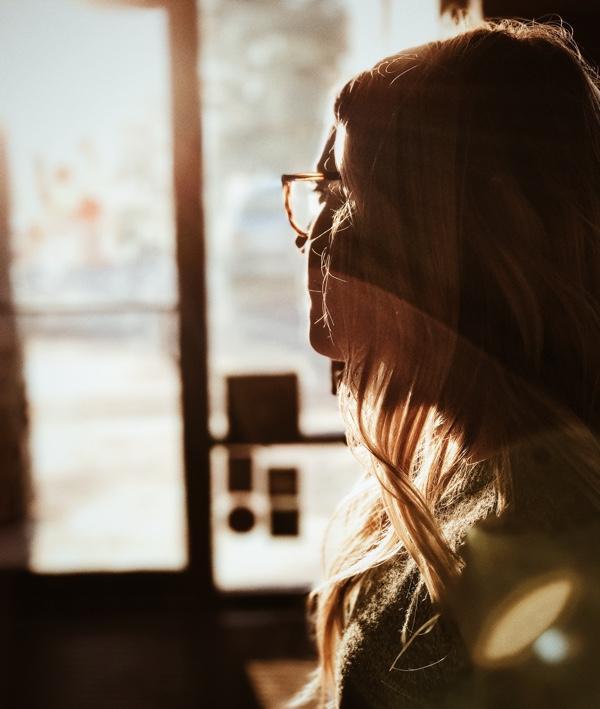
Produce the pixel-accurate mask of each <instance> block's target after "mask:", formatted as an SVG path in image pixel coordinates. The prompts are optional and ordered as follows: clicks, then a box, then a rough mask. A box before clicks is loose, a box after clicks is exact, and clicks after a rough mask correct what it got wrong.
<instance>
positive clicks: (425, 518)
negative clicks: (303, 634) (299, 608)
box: [284, 21, 600, 707]
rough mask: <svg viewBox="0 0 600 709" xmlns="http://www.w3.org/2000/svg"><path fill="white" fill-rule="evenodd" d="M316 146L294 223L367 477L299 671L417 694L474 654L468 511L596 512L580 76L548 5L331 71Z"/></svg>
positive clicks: (369, 699) (328, 695)
mask: <svg viewBox="0 0 600 709" xmlns="http://www.w3.org/2000/svg"><path fill="white" fill-rule="evenodd" d="M317 169H318V170H319V175H318V179H317V181H316V187H317V190H318V191H319V194H320V197H321V203H322V210H321V212H320V213H319V216H318V217H317V218H316V220H315V221H314V223H313V225H312V228H311V230H310V232H309V233H308V234H303V232H302V230H301V229H300V228H299V225H298V223H297V222H296V221H295V220H294V213H293V211H291V210H292V209H293V205H290V204H288V207H289V209H288V212H289V215H290V218H291V221H292V224H293V226H294V228H295V229H296V231H297V232H298V235H299V236H298V241H299V244H300V245H303V243H304V241H305V240H306V239H307V240H308V246H309V291H310V298H311V329H310V339H311V344H312V346H313V347H314V348H315V349H316V350H317V351H318V352H320V353H321V354H323V355H325V356H327V357H329V358H331V359H332V360H334V361H339V362H343V373H342V375H341V377H340V381H339V387H338V397H339V400H340V406H341V410H342V412H343V414H344V416H345V421H346V426H347V435H348V441H349V444H350V445H351V446H352V448H353V450H354V451H355V452H356V453H357V455H359V456H360V458H361V460H362V461H363V463H364V467H365V477H364V481H363V484H362V487H361V488H360V489H359V490H357V491H356V493H355V494H354V495H353V496H351V497H350V498H348V499H347V500H346V501H345V502H344V504H343V505H342V508H341V509H340V512H339V517H340V518H341V519H342V527H343V529H344V531H345V534H346V540H345V542H344V543H343V544H341V545H340V547H339V550H338V552H337V556H336V557H335V558H334V560H333V561H332V563H331V564H330V566H329V569H328V575H327V578H326V581H325V582H324V584H323V585H322V586H321V587H320V588H319V589H317V590H316V591H315V592H314V594H313V601H314V609H315V621H316V638H317V644H318V648H319V658H320V665H319V670H318V675H317V677H316V679H315V681H314V682H313V684H312V686H311V689H310V690H309V692H308V693H309V694H310V691H313V693H314V695H315V696H318V697H319V698H320V702H321V704H322V705H327V704H328V703H329V704H331V705H333V706H343V707H371V706H373V707H388V706H389V707H392V706H393V707H395V706H413V705H415V706H421V705H426V706H429V705H430V704H433V703H435V702H443V701H450V700H449V698H450V697H451V696H453V695H452V692H453V691H454V690H455V689H456V688H457V687H460V686H461V683H462V682H463V681H464V680H465V677H468V676H469V672H470V661H469V659H468V656H467V653H466V650H465V648H464V646H463V644H462V640H461V637H460V633H459V632H458V631H457V630H456V628H455V627H454V624H453V619H452V613H450V612H449V611H448V609H447V598H448V594H449V593H450V591H451V589H452V587H453V585H454V584H455V583H456V580H457V579H458V577H459V575H460V573H461V569H462V566H463V561H462V558H461V545H462V544H463V542H464V538H465V535H466V533H467V532H468V530H469V529H470V528H471V527H472V526H473V525H474V524H475V523H476V522H477V521H479V520H483V519H486V518H488V519H490V518H492V517H493V518H498V519H499V520H500V522H501V523H502V524H505V525H507V526H510V525H512V526H515V525H517V526H519V528H524V529H533V530H541V531H543V532H544V533H547V534H554V533H556V532H558V533H561V531H563V530H568V529H570V528H572V527H576V526H578V525H582V524H586V523H589V522H590V521H591V520H595V519H596V518H597V509H598V505H599V500H600V494H599V493H600V466H599V460H600V457H599V452H600V448H599V442H598V430H599V424H600V398H599V396H598V394H599V387H600V384H599V382H600V366H599V365H600V250H599V247H600V240H599V235H598V231H599V229H600V91H599V90H598V86H597V82H596V77H595V75H594V74H593V73H592V71H591V70H590V69H589V68H588V67H587V66H586V64H585V63H584V61H583V60H582V58H581V56H580V54H579V52H578V50H577V48H576V47H575V45H574V43H573V42H572V39H571V37H570V36H569V34H568V33H567V32H566V31H565V30H564V29H562V28H557V27H551V26H544V25H539V24H533V25H524V24H522V23H516V22H508V21H502V22H499V23H487V24H485V25H484V26H481V27H478V28H477V29H474V30H472V31H469V32H466V33H463V34H461V35H459V36H456V37H454V38H452V39H448V40H445V41H441V42H433V43H431V44H428V45H425V46H422V47H418V48H416V49H411V50H408V51H405V52H401V53H400V54H398V55H395V56H392V57H390V58H387V59H384V60H383V61H381V62H380V63H378V64H377V65H376V66H375V67H374V68H373V69H372V70H370V71H367V72H365V73H363V74H360V75H359V76H358V77H356V78H355V79H353V80H352V81H351V82H350V83H348V84H347V85H346V86H345V87H344V88H343V90H342V91H341V93H340V95H339V97H338V99H337V102H336V104H335V126H334V128H333V130H332V132H331V134H330V136H329V139H328V141H327V144H326V146H325V149H324V152H323V155H322V157H321V160H320V162H319V166H318V168H317ZM308 177H309V175H306V176H305V177H304V178H299V179H308ZM312 177H314V175H313V176H312ZM293 179H294V178H293V177H290V176H287V178H285V177H284V185H285V184H287V185H289V183H290V182H291V181H292V180H293ZM296 179H298V178H296ZM419 668H421V669H419ZM409 670H410V671H409ZM415 670H418V671H415ZM451 705H452V706H454V704H451Z"/></svg>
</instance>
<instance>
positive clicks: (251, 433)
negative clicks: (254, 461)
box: [227, 374, 299, 443]
mask: <svg viewBox="0 0 600 709" xmlns="http://www.w3.org/2000/svg"><path fill="white" fill-rule="evenodd" d="M227 415H228V418H229V440H230V441H232V442H235V443H286V442H290V441H297V440H298V438H299V433H298V378H297V377H296V375H295V374H272V375H247V376H246V375H244V376H232V377H228V378H227Z"/></svg>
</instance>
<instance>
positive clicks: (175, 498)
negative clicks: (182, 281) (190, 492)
mask: <svg viewBox="0 0 600 709" xmlns="http://www.w3.org/2000/svg"><path fill="white" fill-rule="evenodd" d="M166 40H167V35H166V15H165V14H164V13H163V12H162V11H157V10H152V11H151V10H147V11H143V12H142V11H139V10H124V9H114V8H111V9H108V8H101V7H98V6H96V7H94V5H93V4H92V3H90V4H86V3H81V2H73V1H72V0H58V1H56V2H52V3H40V2H36V1H35V0H24V1H21V2H18V3H17V2H9V3H3V4H2V5H1V6H0V44H1V45H2V48H3V60H4V61H3V64H2V69H1V70H0V72H1V74H0V86H1V89H2V97H3V101H2V109H1V116H0V118H1V120H2V122H3V124H4V125H5V127H6V136H7V141H8V147H9V156H10V168H11V169H10V182H11V193H12V214H11V223H12V248H13V262H12V281H13V291H14V296H15V301H16V306H17V311H18V314H19V325H20V330H21V335H22V338H23V350H24V360H25V374H26V387H27V394H28V399H29V408H30V419H31V431H30V445H31V453H32V464H33V488H34V489H33V493H34V500H33V505H32V516H33V520H32V521H33V537H32V546H31V560H30V563H31V566H32V567H33V568H35V569H37V570H42V571H65V570H69V571H71V570H86V569H138V568H147V569H151V568H180V567H181V566H183V565H184V564H185V561H186V560H185V528H184V504H183V502H184V501H183V476H182V460H181V445H180V439H181V422H180V410H179V380H178V368H177V351H176V341H177V331H176V311H175V308H176V287H175V286H176V278H175V264H174V226H173V198H172V188H171V182H172V178H171V160H172V158H171V153H172V147H171V141H170V114H169V86H168V71H169V56H168V48H167V41H166Z"/></svg>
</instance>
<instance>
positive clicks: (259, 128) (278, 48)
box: [198, 0, 439, 589]
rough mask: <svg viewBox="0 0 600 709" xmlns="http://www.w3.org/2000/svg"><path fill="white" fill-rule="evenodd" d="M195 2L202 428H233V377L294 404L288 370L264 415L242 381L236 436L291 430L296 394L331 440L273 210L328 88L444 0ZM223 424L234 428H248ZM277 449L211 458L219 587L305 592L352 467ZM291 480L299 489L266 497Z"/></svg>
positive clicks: (299, 278) (295, 275)
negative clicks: (263, 384)
mask: <svg viewBox="0 0 600 709" xmlns="http://www.w3.org/2000/svg"><path fill="white" fill-rule="evenodd" d="M198 6H199V8H200V11H201V20H200V29H201V35H202V42H203V54H202V64H201V67H200V73H201V77H202V91H203V107H204V115H203V130H204V139H205V165H206V181H205V200H206V215H207V234H208V245H207V246H208V279H209V280H208V285H209V319H210V322H209V324H210V336H211V339H210V362H209V365H210V374H211V411H212V414H211V427H212V431H213V433H214V434H215V435H225V434H226V433H227V431H228V424H231V423H232V422H231V421H228V416H227V402H228V400H229V401H230V400H231V397H230V396H229V395H228V392H227V384H226V380H227V379H228V378H230V377H232V376H239V375H269V374H270V375H274V374H278V375H281V374H284V373H285V374H287V375H291V376H292V377H293V375H295V376H296V377H297V379H298V383H299V397H295V396H294V395H293V394H290V386H291V385H290V381H291V379H290V378H289V376H288V379H287V384H284V383H283V379H285V378H284V377H278V380H281V381H279V384H277V387H279V388H277V387H276V382H275V378H273V390H272V391H271V394H270V396H271V402H272V403H271V405H272V408H273V411H277V415H275V414H273V416H272V417H271V419H269V416H268V415H267V414H265V411H264V410H263V408H264V406H266V403H265V402H266V398H267V397H266V396H258V397H257V396H254V397H251V396H250V392H256V391H259V390H260V389H259V388H257V387H258V385H256V386H254V385H253V386H247V387H246V389H245V391H246V398H247V401H246V408H247V409H248V412H247V413H248V417H249V419H252V420H250V421H249V422H248V426H247V427H246V430H248V431H253V432H255V431H257V430H259V428H260V426H258V424H257V421H258V420H260V421H269V420H272V421H276V422H279V423H281V422H282V421H285V428H286V431H288V432H289V431H293V430H294V426H293V425H292V424H290V421H289V418H290V416H289V413H290V412H289V411H284V410H280V409H281V406H282V401H284V400H285V401H288V404H287V405H288V406H289V407H290V409H291V407H292V405H294V404H295V402H296V398H298V399H299V422H298V428H299V431H300V433H302V434H304V435H312V434H319V433H325V432H327V433H330V432H335V431H339V432H341V430H342V422H341V420H340V416H339V413H338V410H337V402H336V400H335V398H334V397H333V396H332V395H331V384H330V371H329V362H328V361H327V360H326V359H325V358H323V357H320V356H319V355H317V354H315V353H314V352H313V351H311V350H310V348H309V346H308V343H307V331H308V327H307V325H308V308H307V294H306V283H305V281H306V275H305V272H306V255H304V256H303V255H302V254H300V253H299V252H298V251H297V249H296V248H295V247H294V239H295V234H294V233H293V231H292V229H291V228H290V226H289V225H288V223H287V219H286V217H285V216H284V213H283V209H282V196H281V187H280V181H279V179H280V174H281V173H284V172H287V173H289V172H303V171H311V170H313V169H314V167H315V162H316V159H317V157H318V155H319V152H320V149H321V142H322V140H323V138H324V136H325V134H326V132H327V130H328V129H329V128H330V126H331V124H332V122H333V113H332V108H331V106H332V104H333V97H334V94H335V89H336V88H340V87H341V83H342V82H343V80H344V79H345V78H348V77H349V76H351V75H352V74H353V73H354V72H355V71H357V70H358V69H361V68H365V67H367V66H369V65H371V64H372V63H373V62H375V61H376V60H378V59H380V58H381V57H383V56H386V55H389V54H392V53H393V52H396V51H399V50H400V49H402V48H405V47H408V46H411V45H412V46H414V45H417V44H420V43H422V42H425V41H428V40H430V39H434V38H435V36H436V35H437V34H438V24H437V23H438V19H437V12H438V9H439V3H438V2H437V1H435V0H431V1H430V0H406V1H405V2H402V3H391V2H386V1H385V0H374V1H373V2H368V3H367V2H364V1H363V0H332V1H331V2H318V1H316V0H289V1H287V2H276V1H275V0H272V1H264V0H262V1H259V0H250V1H249V2H243V3H241V2H237V1H236V0H208V1H206V2H200V3H198ZM230 386H231V385H230ZM240 389H243V387H240ZM260 391H263V390H260ZM266 391H267V389H264V392H266ZM248 402H250V403H249V405H248ZM253 407H254V408H253ZM241 408H242V409H243V408H244V406H242V407H241ZM238 415H239V411H237V410H236V416H238ZM252 417H253V418H252ZM233 423H234V424H235V425H233V426H231V427H230V431H232V432H236V433H237V432H238V431H240V430H244V429H243V426H240V425H239V421H237V420H235V421H234V422H233ZM292 423H293V422H292ZM263 435H264V440H263V441H262V442H267V441H268V440H271V439H270V436H269V430H268V426H265V427H264V434H263ZM291 438H293V437H292V436H288V439H291ZM251 440H252V441H253V442H255V443H256V442H260V441H257V440H256V438H251ZM276 448H277V446H272V447H270V448H261V447H254V448H251V449H249V450H248V451H246V452H245V453H243V454H242V453H240V452H239V450H238V449H237V448H235V446H234V447H232V448H231V449H228V450H229V453H228V452H227V450H225V449H223V451H222V452H221V453H219V454H217V453H215V458H214V460H213V470H212V485H213V494H214V517H213V524H214V531H215V534H214V539H215V542H214V543H215V551H216V554H215V569H216V576H217V581H218V583H219V584H220V585H221V586H222V587H223V588H228V589H229V588H235V587H239V588H250V587H251V588H255V587H257V586H263V587H268V586H276V587H284V586H299V585H300V586H301V585H307V584H310V583H311V582H313V581H314V580H315V579H316V577H317V575H318V569H319V554H320V541H321V536H322V531H323V525H324V523H325V521H326V520H327V519H328V518H329V517H330V516H331V513H332V511H333V509H334V507H335V505H336V503H337V501H339V500H340V499H341V497H342V495H343V494H344V493H345V492H347V491H348V489H349V488H350V486H351V485H352V483H353V481H354V480H355V479H356V476H357V464H356V463H355V461H354V460H353V459H352V457H351V456H350V454H349V453H348V451H347V450H346V449H345V448H344V447H343V446H342V447H335V446H334V447H332V449H331V451H329V450H328V449H327V448H323V447H320V446H307V447H302V446H299V445H296V446H294V445H289V446H285V447H282V449H281V452H277V453H275V449H276ZM232 451H233V452H232ZM236 451H237V452H236ZM231 456H233V457H234V458H235V457H236V456H238V457H239V458H240V460H238V461H237V462H236V461H233V462H232V461H231V460H230V457H231ZM271 456H272V457H273V458H274V459H275V458H277V459H278V460H273V461H271V458H270V457H271ZM279 457H281V460H279ZM273 471H275V472H273ZM294 471H295V472H294ZM249 478H250V479H251V480H252V483H251V485H252V487H251V489H248V479H249ZM232 480H233V481H234V484H233V488H234V489H231V485H232ZM244 485H245V486H246V487H244ZM286 485H287V486H289V488H290V489H292V488H293V486H294V485H295V486H296V490H297V492H296V493H294V494H292V493H280V494H277V495H273V494H271V493H270V492H269V489H270V486H271V487H272V486H274V487H275V488H278V489H281V487H283V488H284V489H285V487H286ZM240 486H241V487H240ZM274 500H275V502H274ZM249 559H252V561H253V563H252V565H251V564H250V563H249V561H248V560H249ZM295 561H297V563H295Z"/></svg>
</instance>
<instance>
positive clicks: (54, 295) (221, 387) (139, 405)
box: [0, 0, 438, 589]
mask: <svg viewBox="0 0 600 709" xmlns="http://www.w3.org/2000/svg"><path fill="white" fill-rule="evenodd" d="M198 9H199V23H200V26H199V34H200V62H199V66H198V80H199V81H200V87H201V102H202V131H203V146H204V147H203V150H204V155H203V185H204V195H203V196H204V208H205V222H206V239H207V252H208V253H207V262H206V273H207V284H208V294H207V295H208V312H207V314H206V317H207V318H208V325H209V330H208V332H209V340H208V348H209V362H208V365H209V373H210V407H211V415H210V421H209V422H208V423H209V426H210V432H211V435H212V436H213V437H214V438H215V440H216V441H217V442H218V440H219V439H221V438H223V437H224V436H226V434H227V431H228V418H227V411H226V380H227V378H228V377H232V376H234V377H235V376H240V375H252V374H277V373H280V374H281V373H285V374H294V375H295V376H296V377H297V381H298V384H299V404H300V410H299V425H300V432H301V434H302V435H303V436H308V437H310V436H318V435H320V434H336V433H338V434H340V435H341V431H342V422H341V419H340V417H339V413H338V411H337V405H336V401H335V397H333V396H332V395H331V391H330V390H331V385H330V372H329V364H328V362H327V361H326V360H325V359H324V358H321V357H319V356H318V355H317V354H315V353H314V352H312V351H311V350H310V348H309V346H308V344H307V301H306V295H305V268H306V262H305V259H304V258H303V256H302V255H301V254H300V253H298V251H297V249H295V248H294V235H293V232H292V231H291V229H290V227H289V225H288V223H287V220H286V218H285V216H284V214H283V211H282V202H281V186H280V180H279V176H280V174H281V173H282V172H295V171H307V170H312V169H313V168H314V164H315V160H316V158H317V156H318V154H319V152H320V143H321V141H322V139H323V137H324V135H325V133H326V131H327V129H328V128H329V125H330V123H331V121H332V111H331V105H332V102H333V98H334V96H335V90H336V89H338V88H340V87H341V85H342V83H343V82H344V80H346V79H347V78H348V77H350V76H351V75H352V74H353V73H354V72H355V71H357V70H358V69H360V68H363V67H365V66H369V65H370V64H371V63H372V62H373V61H375V60H376V59H378V58H379V57H381V56H382V55H385V54H386V53H391V52H392V51H398V50H399V49H401V48H402V47H406V46H410V45H415V44H419V43H421V42H423V41H427V40H429V39H431V38H432V37H434V36H436V33H437V32H438V25H437V23H438V16H437V14H438V4H437V3H435V2H429V0H427V1H424V0H407V1H406V2H404V3H401V4H398V3H392V2H385V1H384V0H380V1H379V2H376V3H365V2H362V1H361V0H328V2H322V1H320V0H246V1H244V2H242V1H241V0H204V1H203V2H200V3H199V4H198ZM167 30H168V28H167V18H166V14H165V13H164V12H163V10H161V9H147V8H146V9H144V10H143V11H142V10H139V9H135V8H123V7H112V6H110V4H107V5H106V6H103V4H102V3H92V2H84V1H83V0H53V2H44V1H43V0H20V1H17V0H3V2H2V3H0V43H1V46H2V48H3V63H2V67H1V68H0V86H1V87H2V95H3V101H2V107H1V108H0V125H1V127H2V143H3V146H4V148H5V150H6V154H7V160H6V174H7V176H8V185H9V189H10V214H9V217H10V219H9V222H10V244H11V263H10V280H11V285H12V295H13V300H14V305H15V309H16V315H17V323H18V331H19V336H20V341H21V347H22V356H23V362H24V375H25V389H26V397H27V402H28V410H29V419H30V432H29V446H30V454H31V462H32V506H31V514H30V524H29V525H28V528H27V541H28V544H27V545H26V547H25V548H24V549H25V551H23V548H22V547H19V546H18V545H13V546H11V543H10V542H11V540H10V538H9V536H7V539H6V543H5V544H4V545H3V549H4V551H3V554H4V556H5V558H4V560H3V562H4V563H5V564H11V563H19V556H20V555H22V554H23V553H25V554H26V563H28V564H29V566H30V567H31V568H33V569H36V570H39V571H49V572H64V571H78V570H93V569H102V570H124V569H180V568H183V567H185V565H186V523H185V489H184V482H183V480H184V478H183V472H182V466H183V463H182V450H181V448H182V446H181V437H182V422H181V409H180V393H181V392H180V382H179V352H178V332H177V315H178V296H177V273H176V263H175V226H174V204H173V201H174V199H173V176H172V151H173V146H172V135H171V133H172V125H171V113H170V101H171V94H170V91H171V87H170V79H169V77H170V74H169V52H168V34H167ZM198 317H199V318H201V317H204V314H203V313H198ZM238 452H239V451H238ZM236 455H237V453H236ZM240 455H241V459H243V460H244V461H245V463H244V465H245V466H246V468H245V470H246V473H245V475H246V477H245V482H243V483H242V484H238V485H237V486H236V485H232V484H231V472H230V467H231V464H230V457H228V456H229V453H228V449H227V447H226V446H224V445H216V446H215V448H214V450H213V455H212V470H211V471H210V474H211V479H212V483H211V486H212V491H213V501H212V509H213V530H214V535H213V536H214V543H213V544H214V559H215V561H214V570H215V579H216V583H217V584H218V585H219V586H220V587H221V588H223V589H257V588H266V587H278V588H282V587H293V588H299V587H305V586H307V585H309V584H310V583H312V582H313V581H314V580H315V579H316V578H317V577H318V574H319V565H320V541H321V538H322V535H323V531H324V528H325V525H326V522H327V520H328V519H329V517H330V516H331V513H332V511H333V509H334V507H335V505H336V503H337V501H338V500H339V499H340V498H341V496H342V495H343V494H344V493H345V492H347V491H348V490H349V488H350V486H351V485H352V483H353V482H354V480H355V479H356V476H357V474H358V471H357V465H356V463H355V462H354V460H353V459H352V457H351V455H350V453H349V451H348V450H347V449H346V448H345V446H344V445H342V444H339V443H338V444H335V443H330V444H327V445H325V444H323V445H314V444H313V445H302V444H299V443H290V444H287V445H280V446H261V445H258V444H257V445H254V446H249V447H247V449H245V450H244V451H242V454H240ZM228 466H229V468H228ZM228 470H229V473H228ZM273 471H275V472H273ZM281 471H284V472H281ZM285 471H287V473H286V472H285ZM291 471H293V472H291ZM198 474H206V471H198ZM228 474H229V482H228ZM286 476H287V477H286ZM275 480H279V481H280V483H281V481H283V482H282V483H281V485H280V487H279V488H277V484H279V483H277V484H276V483H275V482H273V481H275ZM286 481H287V482H286ZM278 490H279V492H278ZM240 510H242V513H240V512H239V511H240ZM244 510H245V512H243V511H244ZM236 514H237V517H236V516H235V515H236ZM244 514H245V515H246V516H245V517H244ZM240 515H241V516H240ZM236 520H237V521H236ZM278 520H279V521H278ZM6 534H7V535H9V533H8V532H7V533H6ZM11 550H12V551H11Z"/></svg>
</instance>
